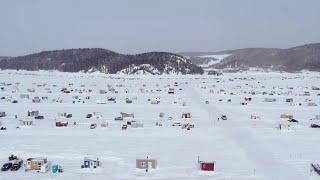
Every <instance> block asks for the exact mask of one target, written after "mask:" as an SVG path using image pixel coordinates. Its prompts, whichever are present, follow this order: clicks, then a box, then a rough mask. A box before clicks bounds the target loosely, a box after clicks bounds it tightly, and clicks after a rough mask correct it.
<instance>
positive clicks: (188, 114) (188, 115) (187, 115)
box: [181, 112, 191, 119]
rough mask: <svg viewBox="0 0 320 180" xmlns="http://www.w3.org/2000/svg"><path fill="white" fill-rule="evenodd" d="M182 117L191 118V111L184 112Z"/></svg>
mask: <svg viewBox="0 0 320 180" xmlns="http://www.w3.org/2000/svg"><path fill="white" fill-rule="evenodd" d="M181 118H183V119H188V118H191V113H189V112H187V113H182V115H181Z"/></svg>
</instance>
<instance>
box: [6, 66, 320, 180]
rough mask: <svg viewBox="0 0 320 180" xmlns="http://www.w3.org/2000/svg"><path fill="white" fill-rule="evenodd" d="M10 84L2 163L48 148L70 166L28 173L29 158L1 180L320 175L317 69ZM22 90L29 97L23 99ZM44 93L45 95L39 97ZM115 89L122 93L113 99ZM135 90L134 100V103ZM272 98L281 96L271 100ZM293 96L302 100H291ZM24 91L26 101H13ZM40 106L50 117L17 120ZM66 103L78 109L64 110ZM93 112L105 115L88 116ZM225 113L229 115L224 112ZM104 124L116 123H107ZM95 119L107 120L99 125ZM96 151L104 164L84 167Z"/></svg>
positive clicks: (28, 78)
mask: <svg viewBox="0 0 320 180" xmlns="http://www.w3.org/2000/svg"><path fill="white" fill-rule="evenodd" d="M0 83H1V84H0V87H1V90H0V97H1V100H0V112H5V113H6V116H5V117H2V118H0V127H6V128H7V129H6V130H1V131H0V164H1V166H2V164H4V163H6V162H7V158H8V156H9V155H11V154H14V155H17V156H18V157H20V158H22V159H23V160H26V159H27V158H32V157H46V158H47V159H48V160H49V161H51V163H52V164H59V165H61V166H62V168H63V170H64V172H63V173H59V174H53V173H52V172H51V171H48V172H47V173H37V172H32V171H28V172H25V170H24V167H22V168H21V169H20V170H18V171H16V172H15V171H6V172H0V179H1V180H2V179H10V180H13V179H19V180H21V179H76V178H85V179H119V180H131V179H148V180H149V179H163V180H164V179H166V180H176V179H177V180H184V179H201V180H209V179H216V180H238V179H239V180H304V179H307V180H309V179H319V177H320V176H317V175H316V174H315V173H312V174H311V173H310V164H311V163H320V153H319V148H320V144H319V142H320V140H319V137H320V129H318V128H310V125H311V124H320V119H319V120H316V119H315V118H316V116H317V115H320V108H319V106H314V104H316V105H320V90H313V89H315V88H313V89H312V86H315V87H320V75H319V74H317V73H307V72H304V73H300V74H287V73H259V72H252V73H234V74H224V75H223V76H192V75H187V76H178V75H177V76H175V75H171V76H125V75H104V74H98V73H97V74H84V73H73V74H72V73H60V72H59V73H58V72H27V71H0ZM63 88H65V89H64V90H65V91H61V90H63ZM169 88H174V94H168V91H169ZM101 90H104V91H105V92H106V93H105V94H104V93H101ZM33 91H34V92H33ZM67 91H69V92H70V93H69V92H67ZM22 94H24V95H26V94H27V95H29V99H28V98H21V95H22ZM75 96H78V97H75ZM34 97H39V98H40V102H39V103H34V102H32V99H33V98H34ZM110 97H113V98H115V99H116V100H115V102H113V101H108V100H107V99H108V98H110ZM126 98H128V99H129V100H132V103H126ZM245 98H247V101H245ZM248 98H250V99H251V101H250V100H248ZM266 98H267V99H269V100H270V99H276V101H275V102H265V100H266ZM287 98H292V100H293V102H286V99H287ZM14 100H16V101H17V103H12V102H13V101H14ZM73 102H74V103H73ZM97 102H100V104H97ZM151 102H158V104H157V103H154V104H152V103H151ZM241 103H243V104H244V105H241ZM311 104H313V105H311ZM30 110H37V111H39V113H40V115H42V116H44V119H33V120H32V121H33V125H32V126H30V127H20V128H17V127H18V126H19V123H20V120H28V119H30V117H27V114H28V111H30ZM60 112H66V113H67V114H72V117H71V118H62V117H58V115H57V113H60ZM93 112H100V113H101V115H102V116H101V117H99V118H96V117H92V118H86V115H87V114H92V113H93ZM120 112H125V113H134V118H131V119H129V120H134V121H136V122H137V123H140V124H143V127H138V128H134V127H130V126H128V128H127V129H126V130H122V126H123V125H124V124H126V123H127V121H128V119H124V120H123V121H115V120H114V118H115V117H118V116H120ZM160 113H163V114H162V115H163V117H160ZM183 113H190V115H191V118H182V114H183ZM281 114H291V115H293V118H294V119H296V120H298V121H299V122H288V120H286V119H283V118H280V115H281ZM221 115H226V116H227V120H221ZM319 117H320V116H319ZM218 118H219V119H218ZM56 121H67V122H68V126H67V127H56V126H55V124H56ZM74 122H76V125H74ZM103 123H105V124H106V123H107V124H108V126H107V127H101V124H103ZM174 123H181V124H186V123H189V124H193V125H194V128H191V129H190V130H187V129H182V128H181V127H180V126H172V124H174ZM91 124H97V127H96V128H94V129H90V125H91ZM156 124H161V125H162V126H156ZM280 124H281V127H282V128H281V130H280V128H279V126H280ZM88 155H91V156H96V157H98V158H99V159H100V161H101V163H102V165H101V169H100V171H97V172H91V173H88V172H87V173H86V172H83V171H81V165H82V163H83V158H84V157H86V156H88ZM146 156H148V157H150V158H153V159H156V160H157V164H158V166H157V168H156V169H155V170H152V171H150V172H148V173H146V172H144V171H141V170H138V169H136V159H139V158H145V157H146ZM198 156H200V159H201V160H204V161H215V171H214V172H203V171H200V170H199V165H198V163H197V158H198Z"/></svg>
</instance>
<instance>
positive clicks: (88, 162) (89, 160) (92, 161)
mask: <svg viewBox="0 0 320 180" xmlns="http://www.w3.org/2000/svg"><path fill="white" fill-rule="evenodd" d="M100 166H101V163H100V161H99V159H98V158H96V157H85V158H84V160H83V164H82V165H81V168H89V169H95V168H97V167H100Z"/></svg>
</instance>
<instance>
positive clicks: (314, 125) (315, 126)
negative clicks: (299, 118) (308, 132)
mask: <svg viewBox="0 0 320 180" xmlns="http://www.w3.org/2000/svg"><path fill="white" fill-rule="evenodd" d="M310 127H311V128H320V125H318V124H311V125H310Z"/></svg>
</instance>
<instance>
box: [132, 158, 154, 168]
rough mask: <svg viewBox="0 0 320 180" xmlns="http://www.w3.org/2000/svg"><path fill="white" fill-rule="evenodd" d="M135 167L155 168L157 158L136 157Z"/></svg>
mask: <svg viewBox="0 0 320 180" xmlns="http://www.w3.org/2000/svg"><path fill="white" fill-rule="evenodd" d="M136 168H137V169H156V168H157V160H156V159H149V158H148V157H147V158H145V159H136Z"/></svg>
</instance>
